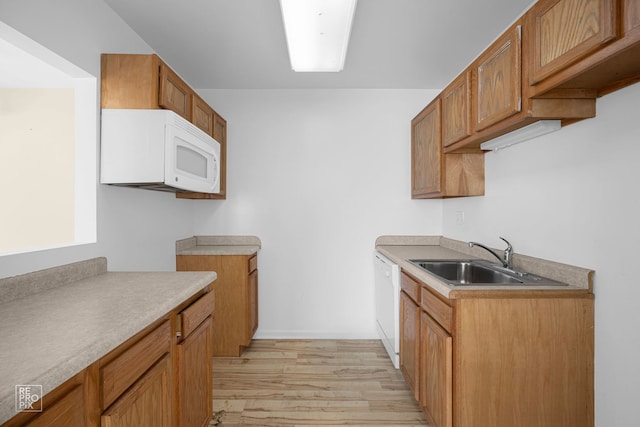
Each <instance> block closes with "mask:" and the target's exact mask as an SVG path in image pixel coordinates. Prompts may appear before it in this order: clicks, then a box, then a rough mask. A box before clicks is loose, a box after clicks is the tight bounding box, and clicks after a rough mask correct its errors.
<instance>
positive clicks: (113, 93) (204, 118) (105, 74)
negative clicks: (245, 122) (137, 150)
mask: <svg viewBox="0 0 640 427" xmlns="http://www.w3.org/2000/svg"><path fill="white" fill-rule="evenodd" d="M100 103H101V107H102V108H131V109H160V108H162V109H168V110H172V111H174V112H176V113H177V114H179V115H180V116H182V117H184V118H185V119H187V120H189V121H190V122H191V123H193V124H194V125H196V126H197V127H198V128H200V129H201V130H202V131H203V132H205V133H206V134H208V135H210V136H211V137H213V138H214V139H216V140H217V141H218V142H219V143H220V192H219V193H216V194H209V193H194V192H188V193H176V197H179V198H184V199H224V198H226V182H227V179H226V171H227V157H226V156H227V138H226V135H227V132H226V128H227V123H226V121H225V120H224V118H222V117H221V116H220V115H219V114H218V113H216V111H215V110H214V109H213V108H211V107H210V106H209V105H208V104H207V103H206V102H205V101H204V100H203V99H202V98H201V97H200V96H199V95H198V94H197V93H196V92H195V91H194V90H193V89H192V88H191V87H189V85H188V84H187V83H186V82H185V81H184V80H182V79H181V78H180V76H178V74H176V73H175V72H174V71H173V70H172V69H171V68H170V67H169V66H168V65H167V64H165V63H164V62H163V61H162V60H161V59H160V58H159V57H158V56H157V55H133V54H102V76H101V101H100Z"/></svg>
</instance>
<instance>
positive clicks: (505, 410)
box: [400, 272, 594, 427]
mask: <svg viewBox="0 0 640 427" xmlns="http://www.w3.org/2000/svg"><path fill="white" fill-rule="evenodd" d="M401 276H402V280H401V286H402V289H403V291H402V292H401V314H400V316H401V318H400V320H401V329H400V342H401V346H400V363H401V369H402V373H403V375H404V376H405V379H406V380H407V383H408V384H409V386H410V388H411V389H412V390H413V392H414V395H415V396H416V400H417V401H418V402H419V403H420V405H421V407H422V408H423V412H424V413H425V416H426V418H427V420H428V422H429V425H430V426H432V427H453V426H455V427H478V426H518V427H539V426H580V427H593V425H594V403H593V392H594V334H593V329H594V305H593V301H594V300H593V294H591V293H589V292H586V291H585V292H581V291H576V292H575V293H571V292H566V291H533V290H531V291H527V290H523V291H513V290H509V291H504V290H503V291H500V290H494V291H489V290H487V291H480V292H476V293H475V294H474V292H473V291H464V292H459V293H458V294H457V295H455V296H454V297H453V298H444V297H442V296H440V295H436V293H435V292H434V291H432V290H431V288H430V287H429V286H428V285H427V284H424V283H422V282H420V281H419V280H416V279H415V278H413V277H411V276H409V275H407V274H406V273H404V272H403V273H402V275H401ZM416 288H417V289H419V290H418V291H412V289H416ZM416 313H417V314H416ZM416 315H417V316H418V320H416ZM416 342H417V343H418V344H415V343H416ZM416 345H417V347H418V349H417V350H416ZM416 358H417V360H418V363H417V364H415V363H414V362H415V360H416Z"/></svg>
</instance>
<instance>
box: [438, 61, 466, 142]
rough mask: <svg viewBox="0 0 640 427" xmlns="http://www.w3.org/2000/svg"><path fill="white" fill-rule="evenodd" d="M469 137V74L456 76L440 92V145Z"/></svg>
mask: <svg viewBox="0 0 640 427" xmlns="http://www.w3.org/2000/svg"><path fill="white" fill-rule="evenodd" d="M469 135H471V73H470V72H468V71H467V72H465V73H463V74H461V75H460V76H458V78H456V79H455V80H454V81H453V82H452V83H451V84H450V85H449V86H448V87H447V88H445V90H444V91H443V92H442V144H443V145H444V146H445V147H447V146H449V145H451V144H453V143H454V142H458V141H460V140H461V139H463V138H465V137H467V136H469Z"/></svg>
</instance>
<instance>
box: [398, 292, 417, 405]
mask: <svg viewBox="0 0 640 427" xmlns="http://www.w3.org/2000/svg"><path fill="white" fill-rule="evenodd" d="M419 334H420V309H419V308H418V305H417V304H416V303H415V302H413V300H412V299H411V298H409V297H408V296H407V294H406V293H404V292H400V370H401V371H402V374H403V376H404V378H405V380H406V381H407V384H408V385H409V388H410V389H411V391H413V395H414V397H415V399H416V400H419V397H420V394H419V393H420V387H419V377H418V375H419V372H420V370H419V368H420V367H419V362H420V359H419V356H420V354H419V352H420V343H419V339H420V336H419Z"/></svg>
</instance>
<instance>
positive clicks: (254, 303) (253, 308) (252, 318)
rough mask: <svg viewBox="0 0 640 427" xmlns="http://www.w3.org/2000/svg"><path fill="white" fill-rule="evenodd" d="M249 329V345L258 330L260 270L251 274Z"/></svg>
mask: <svg viewBox="0 0 640 427" xmlns="http://www.w3.org/2000/svg"><path fill="white" fill-rule="evenodd" d="M248 306H249V322H248V323H249V329H248V331H247V332H248V339H247V344H246V345H249V344H250V343H251V339H253V335H254V334H255V333H256V330H257V329H258V270H254V271H253V272H251V274H249V304H248Z"/></svg>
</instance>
